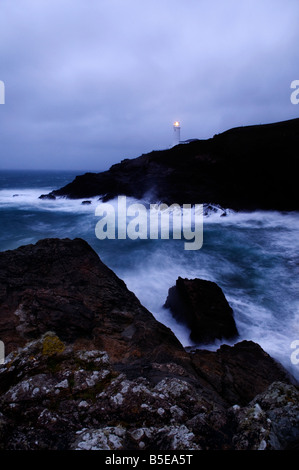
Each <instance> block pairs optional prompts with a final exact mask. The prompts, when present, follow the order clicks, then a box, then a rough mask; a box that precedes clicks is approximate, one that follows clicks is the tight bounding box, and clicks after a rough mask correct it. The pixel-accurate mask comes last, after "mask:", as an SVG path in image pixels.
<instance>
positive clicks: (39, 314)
mask: <svg viewBox="0 0 299 470" xmlns="http://www.w3.org/2000/svg"><path fill="white" fill-rule="evenodd" d="M48 330H53V331H55V333H56V334H57V335H58V336H59V337H60V338H61V339H62V340H63V341H66V342H68V343H72V342H79V341H81V340H88V341H89V342H90V344H91V345H92V347H96V348H100V349H104V350H105V351H107V352H108V354H109V356H110V358H111V360H112V361H113V362H114V363H118V364H119V367H121V365H124V364H126V367H127V368H131V370H132V373H133V371H134V370H135V368H136V370H140V368H142V367H143V366H146V367H148V366H149V365H150V364H151V363H152V362H153V363H164V362H166V363H167V362H176V363H177V364H180V365H181V366H183V369H182V370H183V371H184V373H187V370H188V367H189V366H188V363H189V362H190V359H189V356H188V354H187V353H186V352H185V350H184V348H183V347H182V346H181V344H180V343H179V341H178V340H177V339H176V337H175V336H174V335H173V333H172V332H171V330H170V329H169V328H167V327H165V326H164V325H162V324H161V323H159V322H158V321H156V320H155V319H154V317H153V315H152V314H151V313H150V312H149V311H148V310H147V309H145V308H144V307H143V306H142V305H141V304H140V302H139V300H138V299H137V298H136V296H135V295H134V294H133V293H132V292H130V291H129V290H128V289H127V287H126V285H125V283H124V282H123V281H122V280H121V279H119V278H118V277H117V276H116V275H115V274H114V273H113V272H112V271H111V270H110V269H109V268H108V267H107V266H106V265H104V264H103V263H102V262H101V260H100V259H99V257H98V255H97V254H96V253H95V252H94V251H93V250H92V248H91V247H90V246H89V245H88V244H87V243H86V242H85V241H83V240H82V239H75V240H69V239H65V240H60V239H45V240H41V241H39V242H38V243H36V244H35V245H27V246H23V247H20V248H18V249H16V250H11V251H6V252H3V253H0V338H1V340H2V341H3V342H4V344H5V350H6V353H7V354H9V353H10V352H11V351H13V350H15V349H16V348H17V347H19V346H24V345H25V344H26V342H27V341H28V340H32V339H36V338H39V337H40V336H41V335H42V334H44V333H45V332H46V331H48ZM176 359H177V361H176ZM149 368H150V369H151V368H152V367H151V366H150V367H149ZM154 373H155V374H158V371H157V370H155V371H154Z"/></svg>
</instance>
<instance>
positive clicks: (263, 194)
mask: <svg viewBox="0 0 299 470" xmlns="http://www.w3.org/2000/svg"><path fill="white" fill-rule="evenodd" d="M298 134H299V119H292V120H289V121H284V122H278V123H273V124H264V125H257V126H247V127H238V128H234V129H230V130H228V131H226V132H223V133H221V134H218V135H215V136H214V137H213V138H211V139H207V140H197V141H193V142H190V143H185V144H182V145H177V146H175V147H173V148H171V149H168V150H161V151H154V152H151V153H149V154H146V155H141V156H140V157H138V158H134V159H131V160H129V159H125V160H123V161H122V162H121V163H119V164H116V165H113V166H112V167H111V168H110V169H109V170H107V171H103V172H102V173H86V174H84V175H80V176H77V177H76V179H75V180H74V181H73V182H71V183H69V184H68V185H66V186H65V187H63V188H60V189H57V190H55V191H53V192H51V193H50V194H45V195H42V196H41V197H42V198H49V197H50V198H55V197H60V196H67V197H69V198H89V197H93V196H101V197H102V198H103V199H104V200H109V199H112V198H114V197H116V196H118V195H126V196H132V197H135V198H143V197H145V196H146V197H148V195H149V194H150V198H151V200H150V202H151V203H155V202H159V201H162V202H164V203H166V204H171V203H178V204H199V203H214V204H218V205H220V206H222V207H228V208H232V209H235V210H254V209H273V210H298V209H299V206H298V198H297V153H296V148H297V140H298ZM277 188H279V190H277Z"/></svg>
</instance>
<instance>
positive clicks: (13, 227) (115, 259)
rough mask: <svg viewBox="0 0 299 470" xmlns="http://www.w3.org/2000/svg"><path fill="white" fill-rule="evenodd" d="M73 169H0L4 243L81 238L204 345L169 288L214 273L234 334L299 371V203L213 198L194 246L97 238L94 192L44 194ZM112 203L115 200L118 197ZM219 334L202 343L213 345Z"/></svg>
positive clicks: (165, 319)
mask: <svg viewBox="0 0 299 470" xmlns="http://www.w3.org/2000/svg"><path fill="white" fill-rule="evenodd" d="M82 173H83V172H82ZM77 174H78V172H71V171H69V172H45V171H44V172H41V171H35V172H33V171H1V172H0V227H1V228H0V250H1V251H4V250H8V249H14V248H17V247H19V246H21V245H25V244H28V243H35V242H36V241H38V240H39V239H42V238H48V237H59V238H66V237H68V238H75V237H81V238H84V239H85V240H86V241H87V242H88V243H89V244H90V245H91V246H92V247H93V248H94V249H95V251H96V252H97V253H98V254H99V256H100V258H101V259H102V261H103V262H104V263H106V264H107V265H108V266H109V267H110V268H111V269H112V270H113V271H114V272H115V273H116V274H117V275H118V276H119V277H120V278H121V279H123V280H124V281H125V283H126V285H127V287H128V288H129V289H130V290H131V291H133V292H134V293H135V294H136V296H137V297H138V298H139V300H140V301H141V303H142V304H143V305H144V306H145V307H146V308H148V309H149V310H150V311H151V312H152V313H153V315H154V316H155V317H156V318H157V320H159V321H160V322H162V323H164V324H165V325H167V326H168V327H169V328H171V329H172V331H173V332H174V334H175V335H176V336H177V337H178V339H179V340H180V341H181V343H182V344H183V345H184V346H186V347H187V346H192V347H203V346H201V345H195V344H193V343H192V342H191V341H190V338H189V331H188V329H187V328H186V327H185V326H184V325H182V324H179V323H178V322H177V321H175V320H174V318H173V317H172V315H171V312H170V311H169V310H168V309H165V308H164V307H163V305H164V302H165V300H166V298H167V294H168V289H169V288H170V287H172V286H173V285H174V284H175V281H176V279H177V278H178V277H179V276H181V277H183V278H189V279H192V278H195V277H199V278H202V279H208V280H211V281H214V282H216V283H217V284H218V285H219V286H220V287H221V288H222V290H223V292H224V294H225V296H226V298H227V300H228V302H229V303H230V305H231V307H232V308H233V311H234V317H235V321H236V325H237V328H238V331H239V334H240V336H239V338H238V341H240V340H243V339H247V340H252V341H255V342H257V343H258V344H260V345H261V347H262V348H263V349H264V350H265V351H266V352H268V353H269V354H270V355H271V356H272V357H274V358H275V359H276V360H278V361H279V362H281V363H282V364H283V366H284V367H285V368H286V369H288V370H289V371H290V373H291V374H292V375H293V376H294V377H295V378H296V379H297V380H299V364H296V363H295V362H296V361H294V349H293V348H292V343H293V342H294V341H299V283H298V279H299V213H298V212H297V213H281V212H275V211H270V212H268V211H267V212H264V211H255V212H252V213H236V212H234V211H231V210H230V211H226V216H223V210H222V209H221V208H217V207H216V208H215V207H214V208H212V209H211V210H209V211H207V213H205V215H204V218H203V245H202V248H201V249H199V250H194V251H187V250H185V249H184V241H183V240H179V239H178V240H174V239H172V237H170V238H169V240H164V239H163V240H162V239H156V240H151V239H144V240H140V239H137V240H131V239H128V238H127V239H123V240H119V239H114V240H112V239H105V240H99V239H98V238H97V237H96V233H95V227H96V224H97V222H98V220H99V217H97V216H96V215H95V210H96V207H97V206H98V205H99V201H98V198H92V199H90V201H91V203H90V204H88V205H85V204H82V200H68V199H66V198H60V199H57V200H55V201H52V200H41V199H39V196H40V195H41V194H44V193H48V192H49V191H51V190H53V189H57V188H60V187H62V186H64V185H65V184H67V183H69V182H70V181H72V180H73V179H74V177H75V176H76V175H77ZM127 202H128V203H132V202H136V201H133V200H128V201H127ZM141 202H143V203H144V202H145V201H141ZM187 202H188V201H186V203H187ZM200 202H202V201H199V203H200ZM111 204H112V205H114V206H116V204H117V201H116V200H115V201H112V202H111ZM0 339H1V338H0ZM226 343H227V344H233V343H229V342H226ZM220 344H221V343H220V342H215V343H211V344H209V345H204V348H205V349H211V350H216V349H217V348H218V347H219V346H220ZM298 344H299V343H298ZM292 354H293V356H292ZM292 357H293V359H292ZM297 357H299V353H298V354H297Z"/></svg>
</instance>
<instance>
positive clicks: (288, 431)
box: [0, 239, 299, 452]
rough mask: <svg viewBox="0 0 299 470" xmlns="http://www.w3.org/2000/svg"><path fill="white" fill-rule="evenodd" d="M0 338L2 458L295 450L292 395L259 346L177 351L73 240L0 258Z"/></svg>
mask: <svg viewBox="0 0 299 470" xmlns="http://www.w3.org/2000/svg"><path fill="white" fill-rule="evenodd" d="M49 330H50V331H49ZM0 338H1V340H2V341H4V343H5V346H6V348H5V350H6V359H5V363H4V364H2V365H1V364H0V450H75V449H78V450H131V451H133V450H140V449H144V450H150V451H155V452H156V451H160V450H161V451H165V450H166V451H169V450H186V451H191V450H201V449H203V450H223V449H225V450H226V449H229V450H235V449H246V450H256V449H286V448H294V447H296V445H297V442H298V435H299V414H298V409H299V392H298V388H297V387H296V386H295V385H294V384H292V383H291V380H290V379H289V378H288V376H287V374H286V373H285V372H284V371H283V370H282V369H280V367H279V366H278V365H277V364H276V363H275V362H274V361H273V360H272V359H271V358H270V357H269V356H268V355H267V354H266V353H264V352H263V351H262V349H261V348H260V347H259V346H258V345H255V344H253V343H248V342H242V343H240V344H237V345H235V346H234V347H233V348H231V347H229V346H222V347H221V348H220V350H218V351H216V352H210V351H196V352H194V353H187V351H186V350H185V349H184V348H183V347H182V346H181V344H180V343H179V342H178V341H177V339H176V338H175V337H174V335H173V334H172V332H171V331H170V330H169V329H168V328H166V327H165V326H163V325H161V324H160V323H159V322H157V321H156V320H155V319H154V317H153V316H152V314H151V313H150V312H148V310H146V309H145V308H144V307H143V306H142V305H141V304H140V302H139V301H138V299H137V298H136V297H135V295H134V294H133V293H132V292H130V291H129V290H128V289H127V288H126V286H125V284H124V282H123V281H122V280H120V279H119V278H118V277H117V276H116V275H115V274H114V273H113V272H112V271H111V270H110V269H109V268H108V267H107V266H105V265H104V264H103V263H102V262H101V260H100V259H99V257H98V255H97V254H96V253H95V252H94V251H93V250H92V248H91V247H90V246H89V245H88V244H87V243H86V242H84V241H83V240H81V239H75V240H69V239H65V240H58V239H46V240H41V241H40V242H38V243H37V244H35V245H27V246H24V247H20V248H18V249H16V250H13V251H7V252H3V253H0ZM274 380H275V381H276V382H273V383H272V384H271V381H274ZM277 380H279V382H277ZM269 384H271V385H270V387H269V388H267V386H268V385H269ZM257 393H258V395H256V396H255V394H257ZM252 397H254V398H253V400H252V401H251V402H248V401H249V400H250V399H251V398H252ZM236 403H237V404H238V405H236ZM231 405H234V406H231Z"/></svg>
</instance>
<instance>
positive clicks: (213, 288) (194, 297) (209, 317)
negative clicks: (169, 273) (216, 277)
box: [165, 277, 238, 343]
mask: <svg viewBox="0 0 299 470" xmlns="http://www.w3.org/2000/svg"><path fill="white" fill-rule="evenodd" d="M165 307H166V308H169V309H170V310H171V312H172V313H173V316H174V317H175V318H176V319H177V320H179V321H181V322H184V323H186V325H187V326H188V327H189V328H190V330H191V332H190V338H191V339H192V340H193V341H195V342H198V343H209V342H211V341H214V340H215V339H233V338H235V337H236V336H237V335H238V331H237V327H236V324H235V320H234V317H233V310H232V308H231V307H230V305H229V304H228V302H227V300H226V298H225V296H224V294H223V292H222V290H221V288H220V287H219V286H218V285H217V284H216V283H215V282H211V281H206V280H203V279H182V278H181V277H179V278H178V279H177V281H176V284H175V286H173V287H171V288H170V289H169V291H168V297H167V299H166V302H165Z"/></svg>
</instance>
